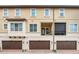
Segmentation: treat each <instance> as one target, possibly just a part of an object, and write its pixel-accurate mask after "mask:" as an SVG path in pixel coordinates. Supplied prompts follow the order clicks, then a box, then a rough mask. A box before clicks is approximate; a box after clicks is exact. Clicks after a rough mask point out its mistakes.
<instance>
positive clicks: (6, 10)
mask: <svg viewBox="0 0 79 59" xmlns="http://www.w3.org/2000/svg"><path fill="white" fill-rule="evenodd" d="M3 16H8V9H7V8H3Z"/></svg>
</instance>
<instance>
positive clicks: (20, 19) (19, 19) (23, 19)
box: [6, 18, 26, 21]
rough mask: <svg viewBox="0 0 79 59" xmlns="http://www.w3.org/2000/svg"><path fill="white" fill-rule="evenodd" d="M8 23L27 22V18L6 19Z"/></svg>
mask: <svg viewBox="0 0 79 59" xmlns="http://www.w3.org/2000/svg"><path fill="white" fill-rule="evenodd" d="M6 20H8V21H26V19H25V18H6Z"/></svg>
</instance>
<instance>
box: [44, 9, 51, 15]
mask: <svg viewBox="0 0 79 59" xmlns="http://www.w3.org/2000/svg"><path fill="white" fill-rule="evenodd" d="M46 9H48V15H46V13H45V12H46ZM44 16H50V9H49V8H44Z"/></svg>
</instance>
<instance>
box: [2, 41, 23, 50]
mask: <svg viewBox="0 0 79 59" xmlns="http://www.w3.org/2000/svg"><path fill="white" fill-rule="evenodd" d="M2 49H22V41H2Z"/></svg>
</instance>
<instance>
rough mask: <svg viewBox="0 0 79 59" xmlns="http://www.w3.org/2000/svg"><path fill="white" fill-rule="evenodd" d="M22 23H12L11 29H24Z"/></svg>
mask: <svg viewBox="0 0 79 59" xmlns="http://www.w3.org/2000/svg"><path fill="white" fill-rule="evenodd" d="M22 30H23V28H22V23H11V31H22Z"/></svg>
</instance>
